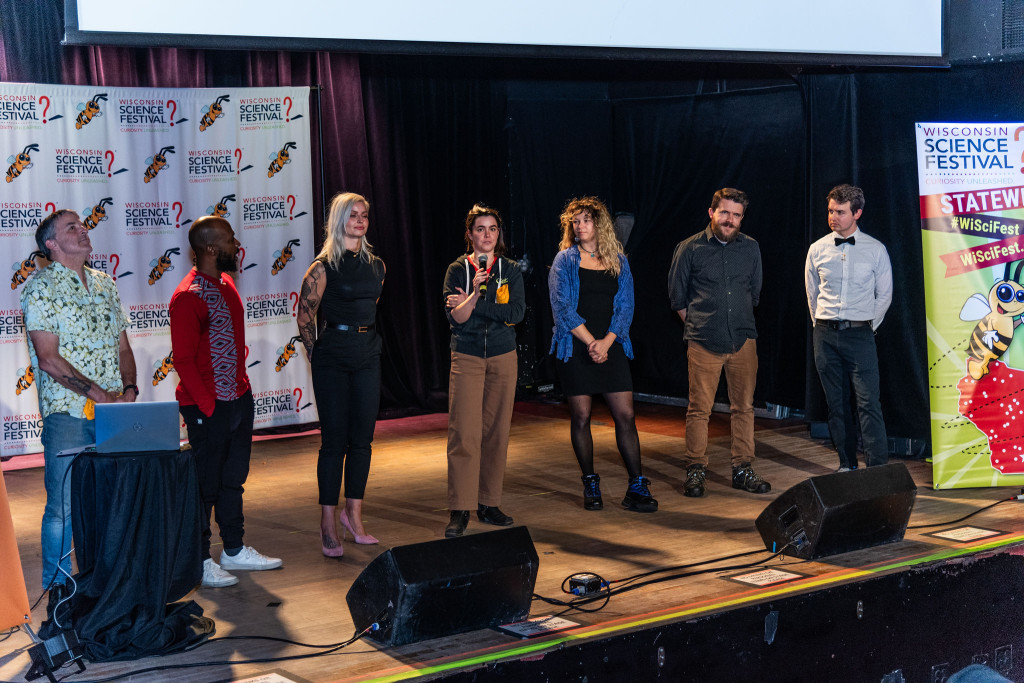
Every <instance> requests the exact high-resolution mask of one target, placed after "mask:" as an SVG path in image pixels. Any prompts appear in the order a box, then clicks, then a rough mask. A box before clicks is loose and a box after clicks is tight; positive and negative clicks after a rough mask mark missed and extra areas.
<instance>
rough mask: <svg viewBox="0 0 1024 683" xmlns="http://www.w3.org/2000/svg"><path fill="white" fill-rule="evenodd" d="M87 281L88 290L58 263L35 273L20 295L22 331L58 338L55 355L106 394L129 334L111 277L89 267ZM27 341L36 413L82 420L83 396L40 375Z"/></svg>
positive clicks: (117, 380)
mask: <svg viewBox="0 0 1024 683" xmlns="http://www.w3.org/2000/svg"><path fill="white" fill-rule="evenodd" d="M85 280H86V282H87V283H88V285H89V287H88V289H86V288H85V286H83V285H82V281H81V280H79V279H78V274H77V273H75V271H73V270H71V269H69V268H67V267H65V266H64V265H62V264H60V263H51V264H50V265H49V266H47V267H46V268H43V269H42V270H40V271H39V272H37V273H36V275H35V277H33V278H32V279H30V280H29V281H28V282H27V283H25V289H24V291H22V293H21V308H22V311H23V313H24V316H25V329H26V331H28V332H36V331H42V332H52V333H53V334H55V335H57V337H58V339H59V342H58V352H59V353H60V355H61V357H63V358H64V360H66V361H67V362H69V363H71V365H73V366H74V367H75V368H76V369H77V370H78V371H79V372H80V373H82V374H83V375H85V376H86V377H88V378H89V379H90V380H92V381H93V382H95V383H96V384H98V385H100V386H101V387H103V388H104V389H105V390H107V391H114V390H119V389H120V388H121V385H122V381H121V368H120V359H119V348H120V347H119V342H118V340H119V338H120V336H121V332H124V331H126V330H127V329H128V316H127V315H126V314H125V312H124V308H122V307H121V299H120V297H119V296H118V294H117V287H116V286H115V285H114V281H113V280H112V279H111V278H110V277H109V276H107V275H105V274H104V273H101V272H99V271H98V270H93V269H92V268H88V267H87V268H86V269H85ZM26 338H27V339H28V353H29V356H30V357H31V360H32V367H34V368H36V369H37V372H36V378H37V380H38V383H37V387H38V391H39V412H40V414H41V415H42V416H43V417H46V416H47V415H51V414H53V413H68V414H69V415H71V416H72V417H77V418H84V417H85V396H82V395H81V394H79V393H78V392H76V391H72V390H71V389H68V388H66V387H64V386H61V385H60V384H58V383H57V382H56V381H55V380H54V379H53V378H52V377H50V376H49V375H48V374H47V373H45V372H38V368H39V359H38V358H37V357H36V350H35V347H34V346H33V345H32V339H31V338H30V337H28V335H27V334H26Z"/></svg>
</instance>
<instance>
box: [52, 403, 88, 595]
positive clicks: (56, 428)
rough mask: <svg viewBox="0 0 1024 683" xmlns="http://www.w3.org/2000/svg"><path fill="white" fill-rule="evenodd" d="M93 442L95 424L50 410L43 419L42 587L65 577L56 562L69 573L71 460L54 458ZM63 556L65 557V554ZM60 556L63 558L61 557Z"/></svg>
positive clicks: (70, 457) (58, 581)
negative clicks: (68, 450) (58, 454)
mask: <svg viewBox="0 0 1024 683" xmlns="http://www.w3.org/2000/svg"><path fill="white" fill-rule="evenodd" d="M95 441H96V423H95V422H93V421H92V420H84V419H81V418H77V417H71V416H70V415H68V414H67V413H53V414H50V415H47V416H46V417H44V418H43V434H42V442H43V461H44V463H45V469H44V472H43V484H44V486H45V487H46V508H45V509H44V510H43V524H42V534H41V535H42V545H43V589H44V590H45V589H47V588H49V587H50V584H51V583H52V584H54V585H56V584H59V583H64V582H65V579H66V577H65V576H64V575H63V574H61V573H60V572H58V571H57V563H58V562H59V563H60V567H61V568H62V569H63V570H64V571H66V572H67V573H68V574H71V555H70V553H71V473H70V472H68V470H69V469H71V462H72V461H73V460H74V457H72V456H65V457H62V458H58V457H57V453H58V452H59V451H62V450H64V449H67V448H75V447H80V446H88V445H89V444H92V443H95ZM65 555H67V557H65ZM61 558H63V559H61Z"/></svg>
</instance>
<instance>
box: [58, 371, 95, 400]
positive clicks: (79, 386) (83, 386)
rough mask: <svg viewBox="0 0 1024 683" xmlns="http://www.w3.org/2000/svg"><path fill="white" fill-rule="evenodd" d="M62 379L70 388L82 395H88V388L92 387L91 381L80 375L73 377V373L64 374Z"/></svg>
mask: <svg viewBox="0 0 1024 683" xmlns="http://www.w3.org/2000/svg"><path fill="white" fill-rule="evenodd" d="M64 381H65V382H66V383H67V385H68V387H69V388H70V389H74V390H75V391H77V392H78V393H80V394H82V395H83V396H88V395H89V390H90V389H92V382H90V381H89V380H87V379H83V378H81V377H75V376H74V375H64Z"/></svg>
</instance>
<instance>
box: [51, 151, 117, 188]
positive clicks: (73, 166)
mask: <svg viewBox="0 0 1024 683" xmlns="http://www.w3.org/2000/svg"><path fill="white" fill-rule="evenodd" d="M116 156H117V155H116V154H115V153H114V151H113V150H109V149H108V150H102V149H88V148H77V147H65V148H58V149H56V150H54V157H53V163H54V172H55V174H56V176H57V182H58V183H105V182H107V181H108V180H109V179H110V178H112V177H113V176H115V175H118V174H120V173H124V172H125V171H127V170H128V169H127V168H119V169H117V170H116V171H115V170H114V162H115V159H116Z"/></svg>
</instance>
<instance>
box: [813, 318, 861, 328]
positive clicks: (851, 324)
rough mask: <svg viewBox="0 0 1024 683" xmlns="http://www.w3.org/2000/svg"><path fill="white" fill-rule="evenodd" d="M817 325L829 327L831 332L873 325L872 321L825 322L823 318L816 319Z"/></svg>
mask: <svg viewBox="0 0 1024 683" xmlns="http://www.w3.org/2000/svg"><path fill="white" fill-rule="evenodd" d="M814 324H815V325H821V326H822V327H827V328H828V329H830V330H845V329H847V328H850V327H868V326H869V325H871V321H870V320H825V319H823V318H815V319H814Z"/></svg>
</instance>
